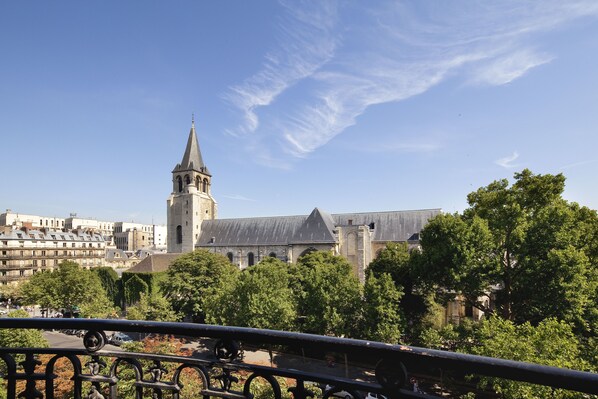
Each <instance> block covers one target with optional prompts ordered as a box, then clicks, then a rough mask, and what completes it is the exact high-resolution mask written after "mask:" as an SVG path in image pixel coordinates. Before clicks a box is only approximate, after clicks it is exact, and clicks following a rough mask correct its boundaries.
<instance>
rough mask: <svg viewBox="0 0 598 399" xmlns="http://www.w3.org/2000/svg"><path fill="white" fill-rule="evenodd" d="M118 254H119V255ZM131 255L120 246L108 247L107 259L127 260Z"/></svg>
mask: <svg viewBox="0 0 598 399" xmlns="http://www.w3.org/2000/svg"><path fill="white" fill-rule="evenodd" d="M117 254H118V256H117ZM127 259H129V257H128V256H127V254H126V253H125V251H123V250H122V249H118V248H108V249H106V260H107V261H123V260H127Z"/></svg>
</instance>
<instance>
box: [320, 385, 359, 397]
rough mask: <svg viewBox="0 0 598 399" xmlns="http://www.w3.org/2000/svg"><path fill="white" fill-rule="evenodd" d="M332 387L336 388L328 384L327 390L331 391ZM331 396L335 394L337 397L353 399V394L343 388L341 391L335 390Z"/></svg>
mask: <svg viewBox="0 0 598 399" xmlns="http://www.w3.org/2000/svg"><path fill="white" fill-rule="evenodd" d="M332 388H334V387H333V386H332V385H326V391H329V390H331V389H332ZM330 396H334V397H336V398H342V399H353V395H351V394H350V393H349V392H347V391H343V390H340V391H337V392H334V393H333V394H332V395H330Z"/></svg>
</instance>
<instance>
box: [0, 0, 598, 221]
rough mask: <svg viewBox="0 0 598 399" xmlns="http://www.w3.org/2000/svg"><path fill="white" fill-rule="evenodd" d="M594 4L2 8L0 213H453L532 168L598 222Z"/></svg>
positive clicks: (597, 27) (162, 217) (116, 216)
mask: <svg viewBox="0 0 598 399" xmlns="http://www.w3.org/2000/svg"><path fill="white" fill-rule="evenodd" d="M597 22H598V3H597V2H595V1H593V0H591V1H567V2H563V1H550V0H546V1H542V2H520V1H515V2H508V1H504V2H471V1H466V2H458V1H451V2H444V1H430V2H419V1H413V2H399V1H389V2H385V1H375V2H362V1H342V2H334V1H313V2H300V1H282V2H270V1H259V2H241V1H237V2H233V1H217V2H196V1H177V2H158V1H130V2H121V1H102V2H99V1H97V2H79V1H62V2H52V3H48V2H33V1H4V2H1V3H0V49H1V53H0V137H1V141H0V143H1V144H0V148H1V149H2V151H1V153H2V169H3V173H2V177H1V180H0V182H1V183H0V207H1V208H0V210H1V211H4V208H11V209H12V210H13V211H17V212H22V213H33V214H41V215H47V216H59V217H65V216H68V214H69V213H70V212H77V213H78V215H79V216H82V217H95V218H98V219H103V220H114V221H118V220H135V221H138V222H144V223H150V222H152V221H154V222H156V223H165V221H166V198H167V197H168V195H169V194H170V190H171V188H172V185H171V171H172V169H173V168H174V166H175V165H176V164H177V163H178V162H180V160H181V158H182V155H183V151H184V147H185V143H186V139H187V135H188V133H189V128H190V123H191V114H192V113H195V118H196V127H197V132H198V135H199V140H200V145H201V150H202V154H203V158H204V160H205V162H206V164H207V166H208V167H209V169H210V171H211V172H212V174H213V186H212V187H213V194H214V196H215V197H216V199H217V201H218V203H219V216H220V217H221V218H225V217H250V216H264V215H289V214H308V213H309V212H310V211H311V210H312V209H313V208H314V207H316V206H318V207H320V208H322V209H324V210H326V211H328V212H332V213H342V212H366V211H384V210H401V209H423V208H442V209H443V210H445V211H447V212H454V211H461V210H463V209H464V208H465V207H466V206H467V204H466V195H467V194H468V193H469V192H471V191H473V190H475V189H477V188H478V187H481V186H484V185H487V184H489V183H490V182H491V181H493V180H495V179H501V178H509V179H511V178H512V176H513V174H514V173H515V172H517V171H520V170H521V169H523V168H529V169H531V170H532V171H533V172H534V173H542V174H544V173H560V172H562V173H564V174H565V176H566V177H567V188H566V192H565V197H566V198H567V199H569V200H571V201H577V202H579V203H580V204H582V205H586V206H589V207H591V208H593V209H597V208H598V184H597V183H596V175H597V172H598V154H597V153H596V148H598V134H597V126H598V74H597V73H596V71H598V56H597V55H598V23H597Z"/></svg>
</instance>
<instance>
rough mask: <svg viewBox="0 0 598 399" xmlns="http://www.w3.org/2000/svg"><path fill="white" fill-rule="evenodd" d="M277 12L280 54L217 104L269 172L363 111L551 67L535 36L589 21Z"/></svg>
mask: <svg viewBox="0 0 598 399" xmlns="http://www.w3.org/2000/svg"><path fill="white" fill-rule="evenodd" d="M284 9H285V12H286V16H285V19H284V20H285V23H284V24H283V25H284V26H285V27H284V28H283V27H282V26H283V25H281V29H280V38H279V39H280V40H279V45H278V46H277V48H275V49H273V50H272V52H271V53H269V54H267V55H266V56H265V61H264V66H263V68H262V70H261V71H259V72H258V73H256V74H254V75H253V76H250V77H249V78H247V79H246V80H245V81H244V82H243V83H241V84H239V85H237V86H233V87H231V88H230V90H229V92H228V93H227V94H226V99H227V100H228V101H229V102H230V103H231V104H233V105H234V106H235V107H236V109H237V110H238V111H240V114H241V115H242V123H240V124H239V125H238V126H236V127H234V128H231V130H230V132H231V133H232V134H235V135H237V136H243V135H244V134H246V133H252V134H251V135H249V136H247V137H246V138H245V140H246V141H245V145H246V147H247V148H248V150H250V151H251V153H252V155H254V156H253V159H255V160H256V161H257V162H260V163H263V164H266V165H270V166H276V167H281V165H282V167H288V166H289V165H290V164H291V163H292V161H293V159H297V158H302V157H305V156H307V155H308V154H310V153H311V152H313V151H315V150H316V149H318V148H319V147H321V146H323V145H325V144H326V143H328V142H329V141H330V140H331V139H332V138H334V137H335V136H337V135H339V134H340V133H342V132H343V131H345V130H346V129H347V128H349V127H351V126H353V125H355V124H356V122H357V118H358V117H359V116H360V115H362V114H363V113H364V112H366V110H367V109H368V108H369V107H371V106H373V105H377V104H384V103H390V102H400V101H403V100H405V99H408V98H410V97H413V96H416V95H419V94H421V93H424V92H426V91H428V90H429V89H430V88H432V87H434V86H435V85H438V84H439V83H441V82H443V81H444V80H446V79H448V78H459V79H461V80H463V81H464V82H468V83H473V84H477V85H503V84H507V83H510V82H513V81H514V80H516V79H518V78H521V77H522V76H524V75H526V74H527V73H529V72H530V71H531V70H533V69H534V68H536V67H538V66H540V65H543V64H546V63H549V62H550V61H551V60H553V59H554V57H555V56H554V55H552V54H549V53H547V52H545V51H543V50H541V47H538V46H537V45H532V44H531V41H532V40H531V39H532V38H534V37H535V36H534V35H538V34H540V33H542V32H547V31H550V30H553V29H555V28H556V27H558V26H560V25H562V24H564V23H567V22H570V21H572V20H574V19H576V18H579V17H583V16H588V15H592V16H598V2H595V1H592V0H588V1H582V0H579V1H574V0H572V1H568V2H562V1H557V0H554V1H550V0H546V1H543V2H541V3H538V4H535V3H525V4H522V3H520V2H516V1H513V2H508V1H507V2H500V3H470V2H464V3H460V5H457V4H455V3H454V2H450V3H435V5H434V6H431V5H429V4H427V3H419V2H417V3H414V4H411V5H410V3H404V2H395V1H390V2H388V3H375V5H374V3H368V4H367V6H364V5H362V4H361V3H340V5H339V6H338V7H337V5H336V3H335V2H332V1H319V2H313V3H308V4H306V3H300V4H299V5H297V4H296V3H289V4H287V3H284ZM539 48H540V49H539ZM275 100H276V101H275ZM370 134H375V132H371V133H370ZM398 135H401V132H399V133H398ZM513 160H514V159H513ZM499 161H500V160H499ZM497 162H498V161H497ZM511 162H512V161H511ZM505 165H509V162H508V161H507V162H506V163H505ZM505 167H508V166H505Z"/></svg>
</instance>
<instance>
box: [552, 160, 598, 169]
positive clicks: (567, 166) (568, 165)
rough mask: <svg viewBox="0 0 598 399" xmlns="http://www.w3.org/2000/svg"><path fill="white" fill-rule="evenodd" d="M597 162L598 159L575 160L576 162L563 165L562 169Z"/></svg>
mask: <svg viewBox="0 0 598 399" xmlns="http://www.w3.org/2000/svg"><path fill="white" fill-rule="evenodd" d="M596 162H598V159H590V160H587V161H580V162H574V163H570V164H567V165H564V166H561V169H572V168H576V167H578V166H585V165H589V164H592V163H596Z"/></svg>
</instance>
